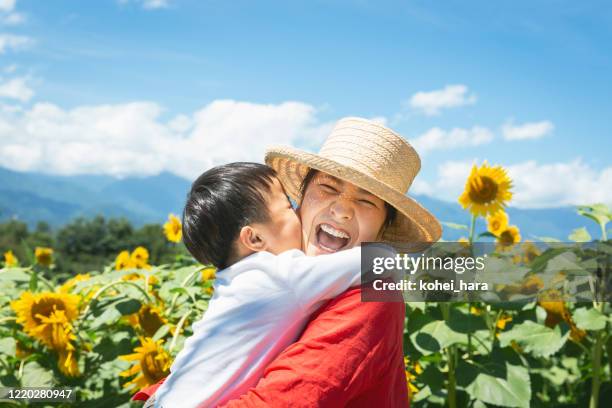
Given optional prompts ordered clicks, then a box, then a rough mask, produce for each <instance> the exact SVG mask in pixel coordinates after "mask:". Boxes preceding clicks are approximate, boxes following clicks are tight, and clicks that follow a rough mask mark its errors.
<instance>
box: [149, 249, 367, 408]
mask: <svg viewBox="0 0 612 408" xmlns="http://www.w3.org/2000/svg"><path fill="white" fill-rule="evenodd" d="M360 269H361V248H360V247H356V248H353V249H349V250H346V251H340V252H337V253H334V254H327V255H320V256H316V257H309V256H306V255H305V254H304V253H303V252H302V251H299V250H297V249H295V250H290V251H287V252H284V253H282V254H280V255H273V254H270V253H268V252H258V253H255V254H253V255H250V256H248V257H246V258H244V259H243V260H241V261H239V262H237V263H236V264H234V265H232V266H230V267H229V268H226V269H224V270H222V271H220V272H218V273H217V278H216V281H215V284H214V295H213V297H212V299H211V300H210V303H209V306H208V310H207V311H206V313H204V316H203V317H202V319H200V320H199V321H198V322H196V323H194V325H193V335H192V336H191V337H189V338H188V339H187V340H186V341H185V346H184V348H183V350H181V352H180V353H179V354H178V356H177V357H176V360H175V361H174V363H173V364H172V367H171V369H170V372H171V374H170V375H169V376H168V378H167V379H166V381H165V382H164V383H163V384H162V386H161V387H160V388H159V389H158V390H157V392H156V393H155V407H164V408H174V407H181V408H183V407H185V408H189V407H214V406H216V405H219V404H223V403H225V402H227V401H229V400H231V399H234V398H237V397H239V396H241V395H242V394H244V393H246V392H247V391H248V389H249V388H251V387H253V386H255V385H256V384H257V381H258V380H259V379H260V378H261V377H262V376H263V372H264V368H265V367H266V366H267V365H268V364H269V363H270V362H271V361H272V360H273V359H274V358H275V357H276V356H277V355H278V354H279V353H280V352H281V351H283V350H284V349H285V348H286V347H287V346H288V345H289V344H291V343H293V342H294V341H295V340H296V339H297V338H298V336H299V334H300V333H301V332H302V330H303V328H304V326H305V324H306V323H307V322H308V319H309V318H310V315H311V314H312V313H314V312H315V311H316V310H317V309H318V308H319V307H320V306H321V305H322V304H323V303H325V301H327V300H329V299H333V298H334V297H336V296H338V295H339V294H341V293H342V292H344V291H345V290H347V289H348V288H350V287H351V286H356V285H358V284H359V283H360V272H361V271H360Z"/></svg>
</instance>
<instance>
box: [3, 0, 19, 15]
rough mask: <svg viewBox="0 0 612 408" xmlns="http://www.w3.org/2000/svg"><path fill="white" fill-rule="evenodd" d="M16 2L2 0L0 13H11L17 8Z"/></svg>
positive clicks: (13, 0) (14, 0)
mask: <svg viewBox="0 0 612 408" xmlns="http://www.w3.org/2000/svg"><path fill="white" fill-rule="evenodd" d="M15 3H17V1H16V0H0V11H3V12H10V11H13V9H14V8H15Z"/></svg>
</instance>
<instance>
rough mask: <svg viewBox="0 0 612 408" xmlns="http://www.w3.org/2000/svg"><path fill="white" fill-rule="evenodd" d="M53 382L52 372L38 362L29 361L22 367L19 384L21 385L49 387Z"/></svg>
mask: <svg viewBox="0 0 612 408" xmlns="http://www.w3.org/2000/svg"><path fill="white" fill-rule="evenodd" d="M52 384H53V373H52V372H51V371H49V370H46V369H44V368H42V367H41V366H40V365H38V363H35V362H30V363H27V364H26V365H25V366H24V367H23V376H22V377H21V385H22V386H23V387H49V386H51V385H52Z"/></svg>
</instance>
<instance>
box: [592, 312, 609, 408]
mask: <svg viewBox="0 0 612 408" xmlns="http://www.w3.org/2000/svg"><path fill="white" fill-rule="evenodd" d="M603 307H604V302H597V304H596V309H597V310H598V311H599V312H603ZM607 327H608V325H607V324H606V327H605V328H604V330H602V331H599V332H597V333H596V334H595V336H596V338H595V344H594V345H593V351H592V353H591V368H592V371H593V379H592V380H591V398H590V400H589V408H597V406H598V405H599V388H600V386H601V377H602V370H601V356H602V354H603V346H604V338H605V331H606V329H607Z"/></svg>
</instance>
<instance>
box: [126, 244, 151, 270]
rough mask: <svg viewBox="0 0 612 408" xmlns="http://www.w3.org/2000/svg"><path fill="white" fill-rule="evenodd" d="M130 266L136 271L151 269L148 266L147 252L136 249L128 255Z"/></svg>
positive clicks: (144, 249)
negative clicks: (136, 269)
mask: <svg viewBox="0 0 612 408" xmlns="http://www.w3.org/2000/svg"><path fill="white" fill-rule="evenodd" d="M130 260H131V262H132V266H133V267H134V268H138V269H151V265H149V251H147V248H145V247H141V246H139V247H137V248H136V249H135V250H134V251H132V255H130Z"/></svg>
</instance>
